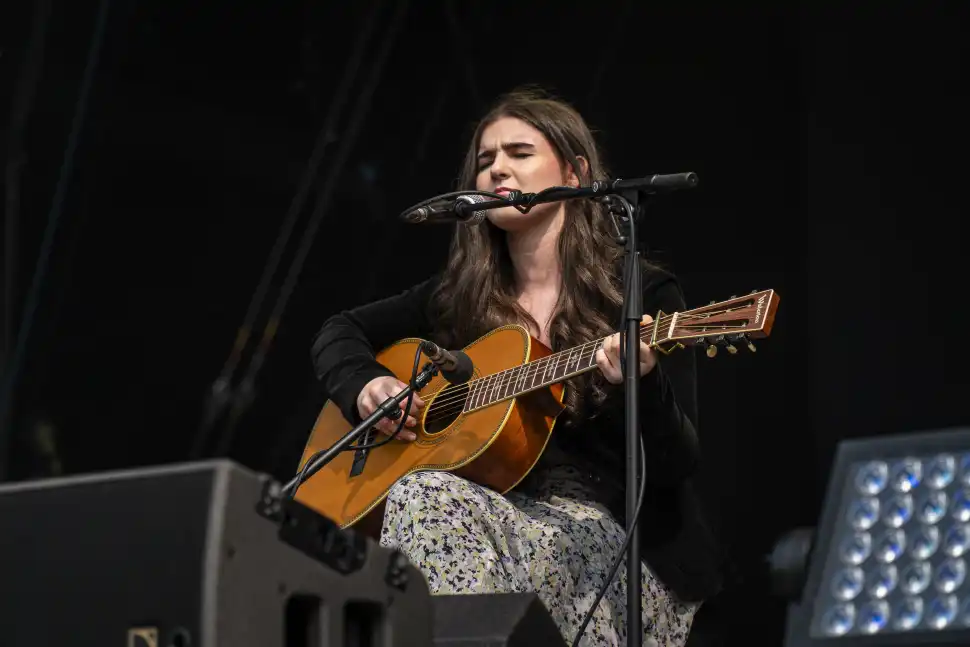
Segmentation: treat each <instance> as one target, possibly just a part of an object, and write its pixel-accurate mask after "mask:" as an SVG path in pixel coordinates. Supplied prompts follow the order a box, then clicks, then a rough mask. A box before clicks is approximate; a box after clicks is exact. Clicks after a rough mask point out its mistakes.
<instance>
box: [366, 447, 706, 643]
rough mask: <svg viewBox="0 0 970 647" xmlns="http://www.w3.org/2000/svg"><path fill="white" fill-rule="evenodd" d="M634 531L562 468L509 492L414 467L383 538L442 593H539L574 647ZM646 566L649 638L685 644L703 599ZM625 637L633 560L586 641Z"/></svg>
mask: <svg viewBox="0 0 970 647" xmlns="http://www.w3.org/2000/svg"><path fill="white" fill-rule="evenodd" d="M645 521H647V520H646V519H641V523H644V522H645ZM625 536H626V532H625V529H624V528H622V527H621V526H620V525H619V524H618V523H617V522H616V521H615V520H614V519H613V517H612V516H610V514H609V512H608V511H607V510H606V509H605V508H604V507H603V506H601V505H600V504H598V503H595V502H593V501H592V500H590V496H589V493H588V492H587V490H586V489H585V488H584V486H583V485H582V474H581V473H580V472H579V471H578V470H575V469H573V468H570V467H562V466H560V467H556V468H553V469H550V470H545V471H543V472H541V473H536V472H533V474H531V475H530V477H529V479H527V481H526V482H525V483H523V484H522V485H520V486H519V487H517V488H515V489H514V490H512V491H511V492H508V493H507V494H506V495H504V496H503V495H500V494H498V493H497V492H494V491H493V490H489V489H488V488H485V487H482V486H479V485H476V484H474V483H471V482H469V481H466V480H465V479H462V478H460V477H458V476H455V475H454V474H452V473H450V472H415V473H413V474H409V475H407V476H405V477H403V478H402V479H400V480H399V481H398V482H397V483H396V484H395V485H394V487H393V488H391V491H390V493H389V494H388V497H387V506H386V508H385V513H384V523H383V526H382V529H381V545H383V546H388V547H394V548H397V549H399V550H401V551H402V552H403V553H404V554H405V555H407V557H408V559H410V560H411V562H412V563H413V564H414V565H415V566H416V567H417V568H418V569H419V570H420V571H421V572H422V573H423V574H424V576H425V578H426V579H427V581H428V585H429V587H430V589H431V593H432V594H462V593H470V594H474V593H507V592H535V593H537V594H538V596H539V598H540V599H541V600H542V602H543V603H544V604H545V605H546V608H547V609H548V610H549V612H550V613H551V615H552V618H553V620H554V621H555V622H556V624H557V625H558V626H559V629H560V631H561V632H562V635H563V638H564V639H565V641H566V644H568V645H571V644H572V642H573V640H574V639H575V636H576V632H577V631H578V630H579V626H580V624H581V623H582V622H583V619H584V617H585V616H586V613H587V611H588V610H589V608H590V606H591V605H592V603H593V600H595V599H596V596H597V594H598V593H599V591H600V588H601V587H602V586H603V583H604V582H605V580H606V576H607V575H608V574H609V572H610V567H611V566H612V565H613V560H614V559H615V557H616V554H617V551H619V549H620V548H621V546H622V544H623V539H624V537H625ZM642 570H643V580H642V591H643V644H644V645H645V646H649V647H682V646H683V645H684V644H685V643H686V642H687V635H688V633H689V632H690V626H691V622H692V621H693V618H694V614H695V612H696V611H697V608H698V605H696V604H684V603H681V602H679V601H678V600H677V599H676V598H675V597H674V596H673V594H672V593H670V592H669V591H668V590H667V589H666V587H664V585H663V584H662V583H661V582H660V581H659V580H658V579H657V578H656V577H654V575H653V573H651V572H650V570H649V569H648V568H647V567H646V565H644V567H643V569H642ZM625 644H626V560H625V558H624V560H623V563H622V564H621V566H620V568H619V570H618V571H617V574H616V577H614V578H613V584H612V585H611V586H610V588H609V590H608V592H607V593H606V595H605V596H604V597H603V599H602V600H601V601H600V603H599V605H598V606H597V608H596V611H595V613H594V614H593V618H592V619H591V620H590V622H589V624H588V625H587V627H586V631H585V632H584V638H583V640H582V641H581V642H580V645H583V646H588V647H592V646H593V645H625Z"/></svg>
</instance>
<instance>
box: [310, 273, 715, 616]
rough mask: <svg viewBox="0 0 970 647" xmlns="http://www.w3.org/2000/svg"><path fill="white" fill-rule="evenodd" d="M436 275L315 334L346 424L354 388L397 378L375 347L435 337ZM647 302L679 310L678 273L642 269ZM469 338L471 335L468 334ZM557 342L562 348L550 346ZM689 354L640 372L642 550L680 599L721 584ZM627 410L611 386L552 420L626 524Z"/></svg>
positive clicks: (320, 362) (558, 439)
mask: <svg viewBox="0 0 970 647" xmlns="http://www.w3.org/2000/svg"><path fill="white" fill-rule="evenodd" d="M435 282H436V279H435V278H431V279H428V280H426V281H424V282H422V283H419V284H418V285H416V286H414V287H412V288H410V289H408V290H406V291H404V292H402V293H400V294H397V295H395V296H391V297H389V298H386V299H382V300H380V301H376V302H373V303H369V304H366V305H363V306H360V307H357V308H354V309H352V310H347V311H344V312H341V313H339V314H337V315H334V316H333V317H331V318H330V319H328V320H327V321H326V323H325V324H324V325H323V327H322V328H321V330H320V331H319V332H318V333H317V335H316V337H315V338H314V341H313V345H312V357H313V364H314V369H315V372H316V375H317V378H318V379H319V380H320V381H321V382H322V385H323V387H324V390H325V391H326V393H327V396H328V397H329V398H330V399H331V400H332V401H333V402H334V404H335V405H337V406H338V407H339V408H340V410H341V412H342V413H343V415H344V417H345V418H346V419H347V420H348V421H351V422H354V423H357V422H359V421H360V415H359V413H358V411H357V406H356V400H357V396H358V394H359V393H360V391H361V390H362V389H363V387H364V386H365V385H366V384H367V383H368V382H369V381H371V380H372V379H374V378H375V377H380V376H383V375H388V376H393V373H391V372H390V371H389V370H388V369H387V368H385V367H384V366H382V365H381V364H378V363H377V362H376V361H375V359H374V356H375V352H376V351H379V350H381V349H383V348H385V347H387V346H388V345H390V344H391V343H393V342H395V341H397V340H399V339H401V338H404V337H418V338H421V339H432V335H433V325H432V322H431V320H430V315H429V307H428V306H429V300H430V296H431V292H432V290H433V289H434V286H435ZM642 288H643V301H642V304H643V309H644V312H645V313H647V314H651V315H653V316H656V313H657V311H658V310H662V311H663V312H665V313H672V312H678V311H683V310H684V309H685V305H684V298H683V295H682V292H681V290H680V286H679V284H678V283H677V280H676V279H675V278H674V277H673V276H672V275H670V274H668V273H666V272H662V271H660V270H656V269H651V270H648V271H646V272H645V273H644V274H643V277H642ZM470 341H471V340H470ZM554 350H560V349H554ZM696 390H697V389H696V367H695V357H694V353H693V352H692V351H691V350H679V351H677V352H674V353H672V354H671V355H669V356H664V355H659V360H658V363H657V366H656V368H655V369H654V370H653V371H651V372H650V373H649V374H647V375H645V376H643V377H642V378H641V379H640V397H639V402H640V428H641V432H642V433H643V436H644V441H645V447H646V461H647V462H646V470H645V472H646V477H647V485H646V494H645V500H644V503H643V508H642V512H641V521H640V528H641V530H640V535H641V544H642V556H643V558H644V559H645V560H646V561H647V563H648V564H649V565H650V567H651V570H652V571H653V572H654V574H656V575H657V577H658V578H659V579H660V580H661V581H662V582H664V584H666V585H667V586H668V587H669V588H670V589H671V590H672V591H673V592H674V593H675V594H676V595H677V596H678V597H679V598H680V599H682V600H684V601H699V600H702V599H707V598H709V597H711V596H712V595H714V594H715V593H717V591H718V590H719V589H720V587H721V585H722V569H721V562H722V560H721V556H720V551H719V549H718V547H717V545H716V543H715V541H714V538H713V536H712V534H711V533H710V532H709V530H708V528H707V526H706V524H705V522H704V520H703V518H702V513H701V510H700V507H699V505H698V502H697V501H696V498H695V496H694V494H693V491H692V487H691V485H690V481H689V478H690V477H691V476H692V475H693V474H694V472H695V470H696V469H697V466H698V462H699V446H698V439H697V432H696V430H695V425H696V423H697V395H696ZM623 420H624V412H623V391H622V387H616V388H613V389H612V390H611V391H609V392H608V396H607V398H606V401H605V402H604V403H603V405H602V406H601V407H600V408H599V410H598V414H597V415H596V416H594V417H592V418H590V419H586V420H565V421H563V420H562V419H560V421H558V422H557V424H556V429H555V430H554V431H553V434H552V439H551V441H550V442H555V443H557V444H558V446H559V448H560V449H562V450H563V451H564V452H566V453H567V454H568V455H570V456H576V457H583V459H582V465H583V466H584V467H589V468H590V477H591V480H592V481H593V482H594V483H595V484H596V486H597V487H596V490H597V491H598V492H599V498H600V499H601V502H602V503H603V504H605V505H606V506H607V507H608V509H609V510H610V511H611V512H612V514H613V516H614V517H615V518H616V519H617V520H619V521H620V523H621V524H623V523H625V522H624V516H625V514H624V512H625V508H624V494H623V488H624V482H625V481H624V475H625V469H626V468H625V461H624V447H625V441H624V431H623V430H624V426H623Z"/></svg>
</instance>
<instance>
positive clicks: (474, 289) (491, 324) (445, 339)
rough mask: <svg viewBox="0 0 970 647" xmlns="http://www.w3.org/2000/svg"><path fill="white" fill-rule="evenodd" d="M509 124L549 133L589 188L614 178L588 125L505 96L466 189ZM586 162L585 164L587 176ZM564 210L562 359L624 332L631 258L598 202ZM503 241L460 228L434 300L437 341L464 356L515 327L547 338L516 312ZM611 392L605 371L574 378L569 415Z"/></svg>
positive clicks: (569, 110)
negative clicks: (489, 143)
mask: <svg viewBox="0 0 970 647" xmlns="http://www.w3.org/2000/svg"><path fill="white" fill-rule="evenodd" d="M503 117H514V118H516V119H520V120H522V121H524V122H525V123H527V124H529V125H530V126H532V127H533V128H535V129H536V130H538V131H539V132H540V133H542V134H543V136H545V138H546V139H547V140H548V142H549V143H550V144H551V146H552V148H553V150H554V151H555V152H556V154H557V156H558V158H559V163H560V165H562V166H563V167H565V166H567V165H569V166H572V168H573V169H574V172H575V173H576V176H577V177H578V178H580V182H581V184H583V185H584V186H585V185H588V184H589V183H590V182H592V181H593V180H594V179H604V178H605V177H606V168H605V167H604V164H603V162H602V159H601V154H600V151H599V149H598V147H597V145H596V141H595V139H594V137H593V134H592V133H591V132H590V129H589V127H588V126H587V124H586V122H585V121H584V120H583V118H582V116H580V114H579V113H578V112H577V111H576V110H575V109H574V108H573V107H571V106H570V105H569V104H567V103H566V102H564V101H562V100H560V99H558V98H555V97H553V96H551V95H549V94H548V93H546V92H544V91H542V90H539V89H535V88H525V89H518V90H514V91H512V92H510V93H509V94H506V95H504V96H502V97H501V98H500V99H499V100H498V102H497V103H496V104H495V105H494V106H493V107H492V108H491V110H489V111H488V113H487V114H486V115H485V116H484V117H483V118H482V119H481V121H480V122H479V123H478V125H477V127H476V129H475V132H474V135H473V136H472V138H471V141H470V144H469V148H468V152H467V153H466V155H465V160H464V163H463V166H462V170H461V175H460V178H459V182H458V190H474V189H475V179H476V176H477V174H478V148H479V145H480V143H481V136H482V131H483V130H484V129H485V128H486V127H488V126H489V125H490V124H491V123H493V122H495V121H496V120H498V119H500V118H503ZM580 157H581V158H584V159H585V160H586V162H587V165H586V166H585V167H584V165H583V164H582V163H581V162H580V161H579V158H580ZM565 205H566V217H565V219H564V223H563V228H562V232H561V234H560V236H559V241H558V251H559V262H560V265H561V268H560V269H561V276H562V286H561V289H560V295H559V301H558V303H557V304H556V308H555V310H554V312H553V315H552V318H551V320H550V323H549V336H550V340H551V341H552V344H553V350H557V351H558V350H563V349H566V348H570V347H573V346H576V345H578V344H582V343H585V342H587V341H590V340H593V339H597V338H600V337H604V336H606V335H608V334H610V332H611V331H613V330H615V327H616V325H617V323H618V321H617V315H618V313H619V306H620V304H621V300H622V299H621V294H620V292H619V289H618V283H619V281H618V278H619V277H618V276H617V274H618V270H619V268H620V267H621V265H622V263H621V262H620V259H621V257H622V254H623V250H622V248H620V247H619V246H617V244H616V242H615V240H614V239H613V237H612V235H611V228H612V225H611V221H610V217H609V215H608V214H607V213H606V212H605V207H604V206H603V205H601V204H599V203H598V202H593V201H592V200H571V201H567V202H566V203H565ZM505 235H506V234H505V232H504V231H502V230H501V229H499V228H498V227H496V226H495V225H493V224H492V223H491V222H489V221H487V220H486V221H485V222H483V223H482V225H481V226H471V227H470V226H464V225H459V226H457V227H456V228H455V233H454V236H453V238H452V241H451V247H450V250H449V257H448V261H447V266H446V268H445V270H444V272H443V273H442V275H441V280H440V282H439V285H438V287H437V289H436V291H435V294H434V296H433V298H432V309H433V321H435V322H436V328H437V330H436V331H435V334H436V335H437V337H438V338H440V339H441V340H442V343H443V344H446V345H449V346H451V347H461V346H464V345H467V344H468V343H471V342H472V341H474V340H475V339H477V338H478V337H480V336H481V335H484V334H485V333H487V332H488V331H490V330H492V329H494V328H496V327H499V326H502V325H505V324H508V323H520V324H523V325H525V326H526V327H527V328H528V327H530V325H532V326H534V327H535V329H537V330H538V329H539V325H538V323H537V322H536V321H535V320H534V319H533V318H532V317H531V316H530V315H529V314H528V313H527V312H526V311H525V310H524V309H523V308H522V307H521V306H520V305H519V304H518V301H517V298H516V291H515V280H514V276H513V273H512V263H511V259H510V257H509V252H508V247H507V245H506V242H505ZM605 385H606V383H605V380H603V379H602V376H601V375H600V374H599V372H598V371H591V372H589V373H585V374H583V375H581V376H578V377H576V378H573V379H571V380H570V381H569V382H568V383H567V388H566V402H565V404H566V407H567V410H569V411H570V412H572V413H578V412H580V411H583V410H585V409H586V406H585V405H587V404H589V403H588V402H587V400H588V398H589V396H592V400H593V403H597V402H599V401H600V400H601V399H602V397H603V395H604V393H605V391H604V387H605Z"/></svg>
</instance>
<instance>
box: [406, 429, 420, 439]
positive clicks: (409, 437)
mask: <svg viewBox="0 0 970 647" xmlns="http://www.w3.org/2000/svg"><path fill="white" fill-rule="evenodd" d="M406 438H407V439H408V440H417V438H418V437H417V436H416V435H415V434H414V432H411V431H409V432H408V435H407V436H406Z"/></svg>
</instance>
